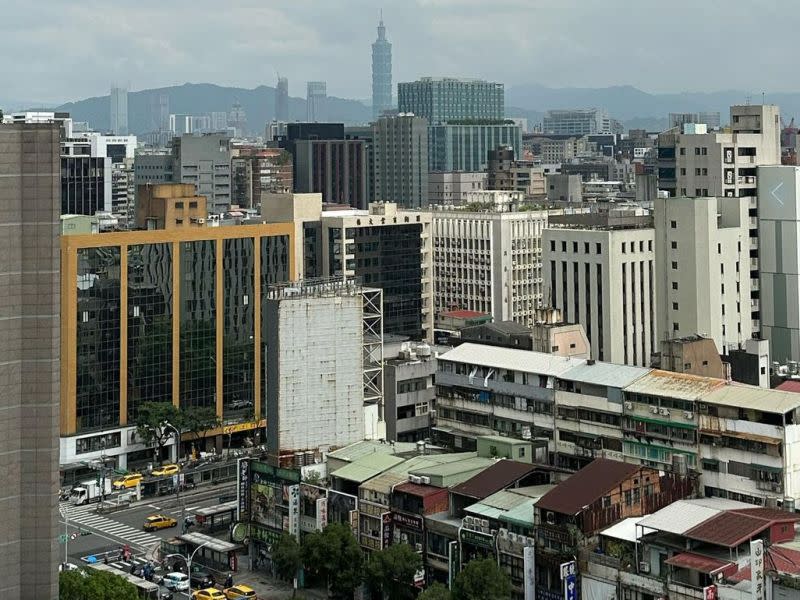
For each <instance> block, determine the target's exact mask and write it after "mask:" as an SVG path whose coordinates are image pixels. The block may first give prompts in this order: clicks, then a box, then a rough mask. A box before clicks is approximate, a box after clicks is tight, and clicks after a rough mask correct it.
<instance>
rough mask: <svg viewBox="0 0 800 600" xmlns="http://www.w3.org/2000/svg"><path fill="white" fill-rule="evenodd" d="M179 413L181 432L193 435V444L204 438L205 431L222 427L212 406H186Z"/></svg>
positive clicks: (220, 420)
mask: <svg viewBox="0 0 800 600" xmlns="http://www.w3.org/2000/svg"><path fill="white" fill-rule="evenodd" d="M180 412H181V418H180V421H181V425H182V427H181V431H186V432H189V433H191V434H192V435H194V440H195V442H198V441H199V440H200V438H202V437H205V434H206V432H207V431H211V430H212V429H214V428H216V427H219V426H220V425H222V419H220V418H219V415H217V410H216V407H213V406H188V407H186V408H184V409H182V410H181V411H180Z"/></svg>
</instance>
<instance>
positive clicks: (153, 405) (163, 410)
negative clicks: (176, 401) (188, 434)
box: [136, 402, 183, 462]
mask: <svg viewBox="0 0 800 600" xmlns="http://www.w3.org/2000/svg"><path fill="white" fill-rule="evenodd" d="M173 427H174V428H175V429H177V430H178V431H182V429H183V415H182V414H181V412H180V411H179V410H178V409H177V408H175V406H174V405H172V404H171V403H169V402H146V403H145V404H143V405H142V406H141V408H140V409H139V415H138V417H137V418H136V433H137V435H138V436H139V437H140V438H141V439H142V441H144V442H145V443H146V444H155V446H156V453H157V455H156V462H158V457H160V456H161V449H162V448H163V447H164V445H165V444H166V443H167V441H168V440H169V438H170V437H171V436H172V435H174V433H175V432H174V430H173Z"/></svg>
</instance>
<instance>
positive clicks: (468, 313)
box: [439, 310, 492, 319]
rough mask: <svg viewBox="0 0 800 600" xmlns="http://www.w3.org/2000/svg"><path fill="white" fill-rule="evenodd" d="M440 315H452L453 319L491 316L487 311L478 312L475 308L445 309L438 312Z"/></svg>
mask: <svg viewBox="0 0 800 600" xmlns="http://www.w3.org/2000/svg"><path fill="white" fill-rule="evenodd" d="M439 316H440V317H453V318H454V319H473V318H475V317H491V316H492V315H490V314H489V313H482V312H478V311H477V310H446V311H444V312H441V313H439Z"/></svg>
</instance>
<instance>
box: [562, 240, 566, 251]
mask: <svg viewBox="0 0 800 600" xmlns="http://www.w3.org/2000/svg"><path fill="white" fill-rule="evenodd" d="M561 251H562V252H566V251H567V242H561Z"/></svg>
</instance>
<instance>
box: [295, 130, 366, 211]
mask: <svg viewBox="0 0 800 600" xmlns="http://www.w3.org/2000/svg"><path fill="white" fill-rule="evenodd" d="M294 189H295V191H296V192H299V193H305V194H307V193H315V192H319V193H321V194H322V200H323V202H329V203H331V204H343V205H346V206H352V207H353V208H359V209H365V208H367V157H366V147H365V144H364V141H363V140H296V141H295V143H294Z"/></svg>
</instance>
